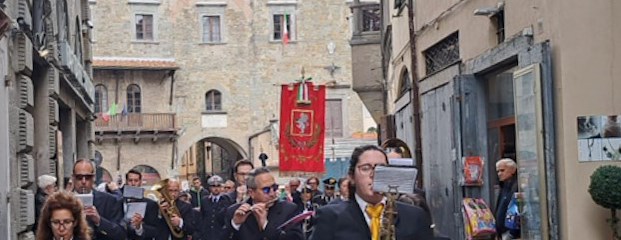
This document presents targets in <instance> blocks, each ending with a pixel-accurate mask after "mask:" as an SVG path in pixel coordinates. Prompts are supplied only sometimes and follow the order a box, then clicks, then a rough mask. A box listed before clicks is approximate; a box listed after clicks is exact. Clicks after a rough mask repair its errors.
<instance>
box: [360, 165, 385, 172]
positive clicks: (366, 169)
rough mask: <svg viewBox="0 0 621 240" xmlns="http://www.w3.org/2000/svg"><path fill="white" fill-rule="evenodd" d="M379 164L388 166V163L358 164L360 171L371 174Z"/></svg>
mask: <svg viewBox="0 0 621 240" xmlns="http://www.w3.org/2000/svg"><path fill="white" fill-rule="evenodd" d="M377 166H386V164H376V165H371V164H368V163H367V164H362V165H360V166H357V168H358V171H360V173H362V174H364V175H369V174H371V172H373V171H375V168H376V167H377Z"/></svg>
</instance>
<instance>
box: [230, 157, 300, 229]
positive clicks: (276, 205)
mask: <svg viewBox="0 0 621 240" xmlns="http://www.w3.org/2000/svg"><path fill="white" fill-rule="evenodd" d="M246 184H247V186H248V195H249V196H250V199H248V200H247V201H246V202H243V203H238V204H235V205H232V206H230V207H229V208H228V209H227V211H226V217H225V222H224V223H225V225H226V227H225V236H226V238H225V239H231V240H233V239H239V240H255V239H268V240H278V239H286V240H302V239H304V235H303V234H302V226H301V224H300V223H298V224H293V225H292V226H289V227H286V228H283V229H279V228H278V227H279V226H280V225H281V224H283V223H285V222H286V221H287V220H289V219H291V218H293V217H294V216H296V215H297V214H298V211H297V207H296V205H295V204H293V203H290V202H287V201H278V194H277V190H278V184H276V181H275V179H274V176H272V174H271V173H270V171H269V170H268V169H267V168H258V169H255V170H254V171H253V172H251V174H250V175H249V177H248V180H247V182H246Z"/></svg>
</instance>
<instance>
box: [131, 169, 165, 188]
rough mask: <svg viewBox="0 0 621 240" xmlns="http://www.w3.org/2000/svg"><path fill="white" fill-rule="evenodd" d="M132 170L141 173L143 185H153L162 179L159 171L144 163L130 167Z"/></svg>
mask: <svg viewBox="0 0 621 240" xmlns="http://www.w3.org/2000/svg"><path fill="white" fill-rule="evenodd" d="M132 169H133V170H136V171H138V172H140V173H141V174H142V185H143V186H153V185H154V184H156V183H158V182H159V181H160V180H162V177H161V175H160V173H159V172H158V171H157V169H155V168H154V167H151V166H149V165H146V164H141V165H136V166H134V167H132Z"/></svg>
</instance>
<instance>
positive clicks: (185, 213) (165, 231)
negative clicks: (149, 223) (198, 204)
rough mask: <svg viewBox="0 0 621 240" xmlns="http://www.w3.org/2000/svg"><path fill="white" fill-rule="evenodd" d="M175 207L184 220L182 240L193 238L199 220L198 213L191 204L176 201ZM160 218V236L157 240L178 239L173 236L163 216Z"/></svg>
mask: <svg viewBox="0 0 621 240" xmlns="http://www.w3.org/2000/svg"><path fill="white" fill-rule="evenodd" d="M175 206H177V209H179V213H180V214H181V216H180V217H181V218H182V219H183V227H182V228H181V230H183V233H184V237H183V238H181V239H185V238H187V237H188V236H191V235H192V233H194V231H195V230H196V223H197V222H196V221H197V219H199V216H198V211H195V210H194V209H192V205H191V204H189V203H186V202H184V201H181V200H177V201H175ZM159 218H160V220H159V227H158V228H159V234H158V236H157V237H156V239H163V240H166V239H168V237H169V236H170V238H171V239H176V238H174V237H173V236H172V235H171V232H170V228H169V227H168V224H167V223H166V219H165V218H164V217H163V216H161V214H160V215H159Z"/></svg>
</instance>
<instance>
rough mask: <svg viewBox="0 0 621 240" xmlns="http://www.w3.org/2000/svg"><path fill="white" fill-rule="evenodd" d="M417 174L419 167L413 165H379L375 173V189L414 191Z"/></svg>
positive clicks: (381, 191) (376, 190)
mask: <svg viewBox="0 0 621 240" xmlns="http://www.w3.org/2000/svg"><path fill="white" fill-rule="evenodd" d="M417 174H418V169H416V168H413V167H397V166H377V167H375V173H374V175H373V176H374V177H373V191H375V192H380V193H385V192H389V191H396V192H398V193H414V187H415V183H416V175H417ZM391 187H392V189H391Z"/></svg>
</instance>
